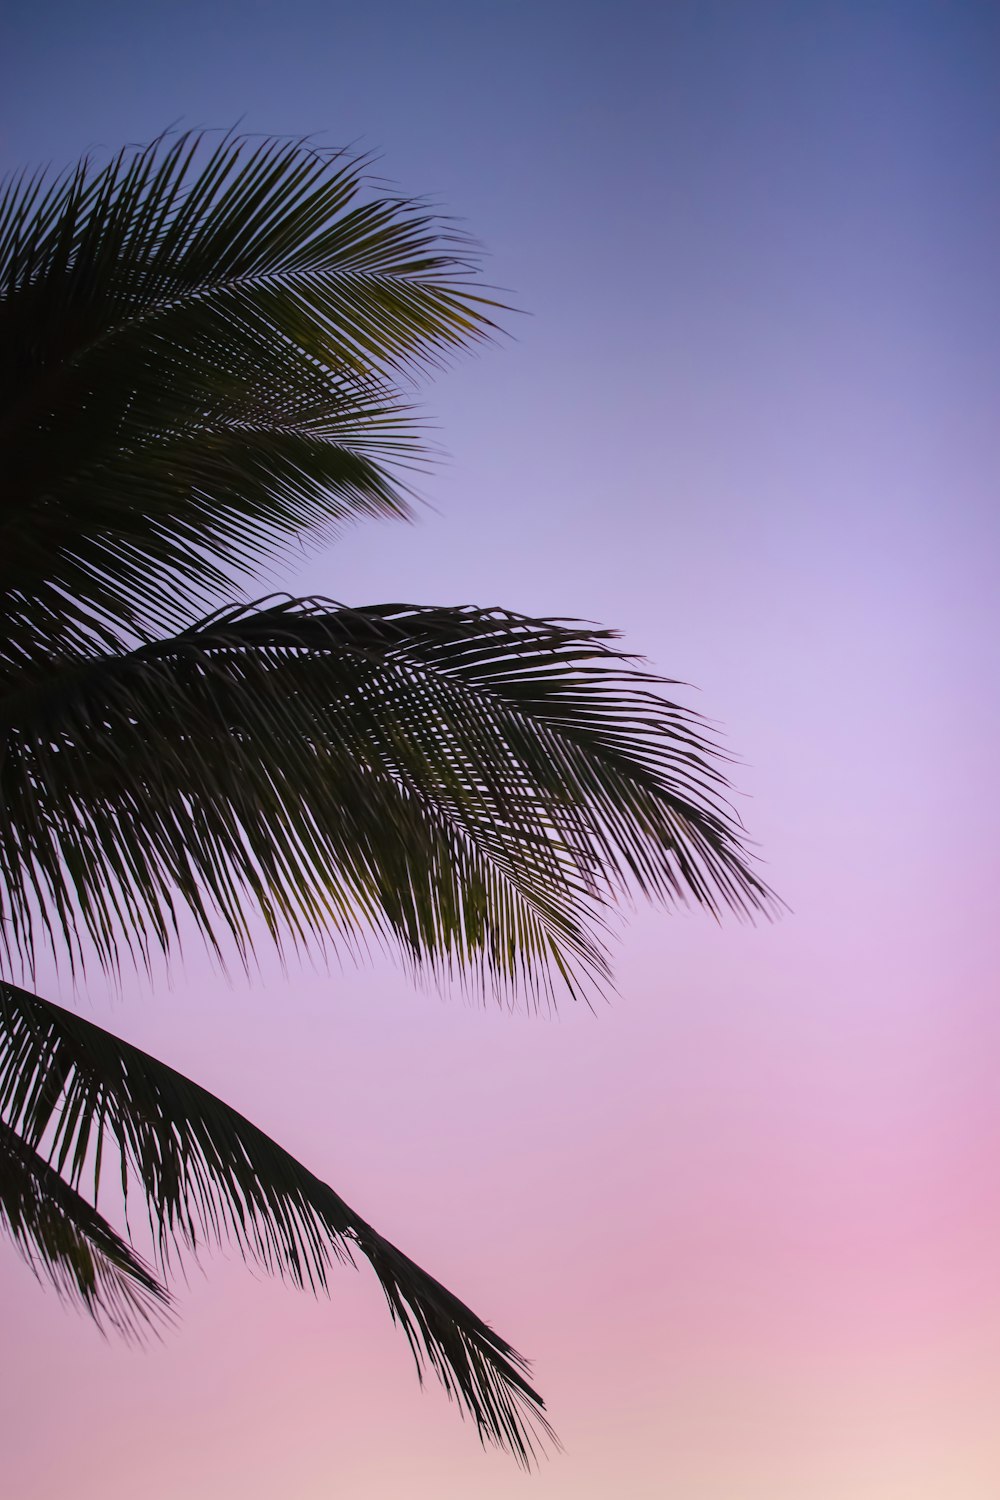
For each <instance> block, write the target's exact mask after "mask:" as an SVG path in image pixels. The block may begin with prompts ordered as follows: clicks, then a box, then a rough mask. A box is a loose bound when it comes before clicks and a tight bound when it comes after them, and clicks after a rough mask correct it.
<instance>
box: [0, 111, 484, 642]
mask: <svg viewBox="0 0 1000 1500" xmlns="http://www.w3.org/2000/svg"><path fill="white" fill-rule="evenodd" d="M496 305H497V304H495V303H494V302H491V301H490V300H489V299H488V298H486V297H485V295H484V293H483V289H482V287H481V284H480V283H479V281H478V279H477V276H476V271H475V257H474V255H473V253H472V250H471V247H470V245H469V243H468V241H467V240H466V239H465V238H464V237H463V236H462V235H461V234H459V233H457V232H456V231H455V229H454V227H453V226H451V225H449V224H448V223H447V222H446V221H445V220H443V219H442V218H441V217H440V216H439V215H437V214H436V213H435V212H433V211H432V210H431V209H430V208H429V207H428V206H427V205H426V204H423V203H420V202H416V201H414V200H408V199H404V198H401V197H399V196H396V195H393V194H391V193H388V192H386V191H385V189H384V188H379V187H377V186H376V185H375V184H373V183H371V182H370V181H369V180H368V177H367V174H366V164H365V163H364V162H363V161H360V160H357V159H351V158H348V157H345V156H343V155H341V154H339V153H336V152H327V151H318V150H316V149H314V148H312V147H310V146H309V145H308V144H307V143H305V142H301V141H283V140H274V139H266V140H262V141H256V142H255V141H252V140H249V139H246V138H238V137H232V136H227V137H225V138H223V139H221V140H220V141H218V142H217V143H216V144H215V145H214V146H213V145H211V144H210V143H209V142H208V141H206V140H205V139H203V138H202V137H199V136H195V135H181V136H178V137H176V138H173V139H170V138H162V139H160V140H158V141H156V142H154V143H153V144H152V145H151V146H148V147H144V148H138V149H130V150H127V151H124V152H122V153H121V154H120V155H119V156H117V157H116V158H115V159H114V160H113V161H111V162H110V163H109V164H107V165H106V166H103V167H96V166H93V165H92V164H90V163H89V162H86V161H84V162H83V163H81V164H80V166H79V167H77V168H76V169H75V170H74V171H71V172H69V173H67V174H66V175H65V176H63V177H62V178H57V179H49V178H48V177H46V176H45V174H42V175H41V176H39V175H36V176H33V177H32V176H27V177H24V176H22V177H21V178H19V179H16V180H14V181H12V182H10V183H9V184H8V185H7V188H6V191H5V193H3V194H2V196H0V334H2V337H0V467H2V472H3V474H4V481H3V482H4V491H5V493H4V503H3V513H2V517H0V600H2V611H3V614H2V617H0V625H2V626H3V633H4V635H5V636H6V637H7V638H8V639H9V640H12V641H15V642H16V641H18V640H19V639H20V638H21V637H22V636H23V637H26V638H27V637H30V636H31V635H32V634H33V633H34V634H38V633H41V634H43V635H44V636H46V637H47V638H49V637H54V638H56V639H58V640H63V639H66V638H70V639H76V640H78V641H79V640H80V639H85V638H88V637H89V635H91V634H92V632H93V631H94V630H95V629H97V630H99V629H101V628H102V627H107V626H109V625H110V626H112V627H113V628H115V629H120V628H121V627H123V626H125V627H127V628H140V627H141V626H142V624H143V622H146V623H149V622H154V621H155V622H156V628H158V629H160V628H176V626H177V625H178V624H179V622H180V621H181V619H182V618H184V616H185V612H186V614H187V617H188V618H189V617H190V613H191V611H192V608H193V609H195V610H197V609H199V608H204V607H205V604H206V601H207V600H211V599H213V598H216V597H217V596H218V592H219V590H220V589H223V588H225V586H226V584H227V582H228V581H230V579H231V577H232V575H233V573H234V572H239V571H244V572H252V571H254V570H255V569H256V568H258V567H259V565H260V563H261V561H262V559H263V558H264V557H265V556H266V555H267V553H268V551H269V550H270V549H272V548H273V547H274V546H275V545H277V544H279V543H280V542H281V541H282V540H283V539H285V540H287V539H288V538H289V537H290V536H292V535H295V536H298V535H300V534H301V533H302V531H303V528H310V527H315V526H317V525H326V526H329V525H332V524H337V523H339V522H341V521H343V520H344V519H346V518H347V517H349V516H351V515H353V514H357V513H362V514H376V515H379V514H380V515H398V514H405V513H406V511H407V508H408V500H407V485H406V483H405V482H404V479H403V476H402V472H401V470H405V468H406V467H407V466H412V464H413V463H415V462H418V461H419V460H420V459H421V456H422V455H423V453H424V451H425V450H424V447H423V443H422V437H421V428H420V424H419V423H417V422H416V421H415V420H414V417H413V414H412V410H411V402H410V399H409V397H408V396H407V394H406V393H407V392H408V391H409V390H410V388H411V387H412V383H413V380H414V378H416V377H417V376H418V375H419V374H420V372H421V371H424V370H426V369H427V368H429V367H434V366H437V365H439V364H441V363H442V362H443V361H445V360H446V359H447V358H448V356H449V355H451V354H453V353H454V352H455V351H457V350H458V349H461V348H463V347H464V346H466V345H468V344H470V343H475V342H476V341H478V340H481V339H483V338H487V337H489V336H490V333H491V330H492V329H493V326H494V325H493V323H492V321H491V313H492V312H493V310H494V308H495V307H496ZM168 622H169V623H168Z"/></svg>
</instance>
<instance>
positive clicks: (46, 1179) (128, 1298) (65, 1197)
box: [0, 999, 170, 1338]
mask: <svg viewBox="0 0 1000 1500" xmlns="http://www.w3.org/2000/svg"><path fill="white" fill-rule="evenodd" d="M2 1004H3V1000H2V999H0V1005H2ZM5 1040H6V1038H5V1036H4V1034H3V1027H2V1023H0V1051H3V1049H4V1047H5ZM5 1060H6V1059H5ZM0 1224H2V1225H3V1227H4V1229H6V1231H7V1233H8V1234H9V1235H10V1238H11V1239H12V1240H13V1242H14V1244H15V1245H16V1246H17V1248H18V1249H19V1250H20V1252H21V1254H22V1255H23V1256H24V1258H25V1260H26V1261H27V1262H28V1264H29V1265H30V1266H31V1268H32V1270H33V1271H34V1273H35V1275H36V1276H38V1277H39V1278H45V1279H47V1280H48V1281H50V1282H51V1284H52V1285H53V1286H54V1287H55V1288H56V1290H57V1291H58V1292H59V1293H60V1294H61V1295H62V1296H64V1297H67V1298H69V1299H70V1300H73V1301H77V1302H79V1303H81V1304H82V1306H83V1307H84V1308H86V1310H87V1312H88V1313H90V1315H91V1317H93V1319H94V1320H95V1322H96V1323H97V1324H98V1325H99V1326H102V1327H105V1328H114V1329H115V1330H116V1331H117V1332H118V1333H123V1334H125V1335H126V1336H129V1337H137V1338H141V1337H142V1336H143V1335H144V1334H145V1333H146V1331H147V1330H148V1328H149V1327H150V1325H151V1324H155V1323H156V1322H157V1321H158V1320H159V1319H161V1318H163V1317H164V1316H165V1315H166V1314H167V1312H168V1310H169V1307H170V1298H169V1296H168V1294H167V1291H166V1289H165V1288H164V1287H163V1286H161V1284H160V1282H159V1281H158V1280H157V1278H156V1276H155V1275H154V1274H153V1272H152V1271H151V1270H150V1269H149V1268H148V1266H146V1265H144V1264H143V1262H142V1260H141V1259H140V1257H139V1256H138V1255H137V1254H136V1253H135V1251H134V1250H133V1249H132V1247H131V1245H128V1244H126V1243H125V1241H124V1240H123V1239H122V1238H121V1236H120V1235H118V1234H116V1232H115V1231H114V1229H112V1227H111V1225H110V1224H109V1223H108V1222H107V1220H106V1219H104V1218H102V1216H101V1215H100V1214H99V1213H98V1212H97V1211H96V1209H94V1208H93V1207H92V1206H91V1205H90V1204H89V1203H88V1202H87V1201H86V1199H84V1198H82V1197H81V1196H80V1194H79V1193H78V1192H76V1191H75V1190H74V1189H73V1188H72V1187H70V1186H69V1184H68V1183H67V1182H65V1181H64V1180H63V1178H62V1177H60V1176H59V1173H58V1172H57V1171H55V1169H54V1168H53V1167H52V1166H51V1165H50V1164H49V1163H48V1162H47V1161H46V1160H45V1159H44V1158H43V1157H42V1156H39V1154H38V1153H37V1152H36V1151H34V1150H32V1148H31V1147H30V1146H29V1145H28V1144H27V1143H26V1142H25V1141H24V1140H23V1139H22V1138H21V1136H20V1135H19V1134H18V1133H17V1131H15V1130H12V1129H11V1127H10V1126H9V1125H7V1124H5V1123H4V1121H3V1120H2V1119H0Z"/></svg>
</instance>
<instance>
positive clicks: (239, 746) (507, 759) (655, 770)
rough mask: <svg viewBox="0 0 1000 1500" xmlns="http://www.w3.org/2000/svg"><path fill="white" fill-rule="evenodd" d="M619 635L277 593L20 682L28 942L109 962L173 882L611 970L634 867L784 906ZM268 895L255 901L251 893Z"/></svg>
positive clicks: (688, 718) (647, 877)
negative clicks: (617, 903) (76, 930)
mask: <svg viewBox="0 0 1000 1500" xmlns="http://www.w3.org/2000/svg"><path fill="white" fill-rule="evenodd" d="M661 686H662V680H661V679H658V678H655V677H653V676H652V675H651V674H649V673H646V672H643V671H641V670H639V669H638V668H637V667H636V666H635V665H634V664H633V663H631V662H630V661H629V660H628V659H627V658H626V657H624V656H623V654H622V653H621V652H620V651H619V650H617V649H616V648H615V646H614V644H613V642H612V640H611V638H610V632H607V631H602V630H593V629H588V628H586V627H584V626H580V625H577V624H572V623H560V622H552V621H546V620H535V619H530V618H526V617H524V616H519V615H511V614H506V613H503V612H501V611H498V610H475V609H438V608H420V607H416V606H412V605H386V606H377V607H370V608H367V609H346V608H342V607H338V606H334V605H330V604H328V603H324V602H317V601H286V602H271V603H269V604H265V605H264V606H263V607H260V608H256V609H245V610H242V609H241V610H233V611H229V612H227V613H224V614H221V615H217V616H215V617H213V618H210V619H208V620H206V621H204V622H202V623H201V624H199V625H197V626H194V627H192V628H191V629H189V630H187V631H184V632H183V633H182V634H180V635H178V636H177V637H174V638H172V639H169V640H164V641H158V642H155V643H151V644H149V645H146V646H143V647H141V648H139V649H137V650H134V651H131V652H128V653H126V654H119V655H112V656H95V655H90V656H84V655H70V654H66V655H64V656H62V657H60V658H59V659H56V660H53V659H51V658H50V659H48V660H47V661H46V662H45V663H40V664H39V665H38V668H37V671H35V672H30V673H29V672H27V671H22V672H20V673H19V674H18V676H17V678H16V679H15V680H13V681H12V682H10V684H9V686H8V688H7V691H6V692H4V691H3V688H2V684H0V756H2V759H0V793H2V802H0V875H2V880H0V891H3V890H5V891H6V895H7V902H8V907H7V910H6V911H3V912H0V915H3V916H4V917H5V919H6V921H5V924H4V928H3V930H4V932H6V933H7V934H8V935H9V936H8V942H9V943H10V944H12V945H13V946H15V947H16V948H17V950H18V951H20V952H22V953H23V952H26V951H27V950H28V949H29V947H30V943H31V938H32V934H31V921H32V914H33V913H36V914H37V912H39V911H41V912H42V913H43V914H48V915H47V920H48V922H49V927H50V931H51V933H52V935H53V937H59V936H61V935H62V934H63V933H64V932H66V931H67V930H68V929H69V930H72V923H73V921H75V920H77V918H78V920H79V922H80V924H81V925H82V928H83V929H84V930H85V931H86V933H87V934H88V935H89V936H90V938H91V939H92V940H93V941H94V942H96V944H97V946H98V948H99V950H100V951H101V952H102V954H103V955H104V957H105V959H106V960H107V961H112V960H113V956H114V953H115V949H116V945H117V944H118V943H119V942H121V941H122V940H124V941H130V940H133V939H134V940H135V941H137V942H138V943H139V944H140V945H142V944H144V943H146V942H147V941H151V942H153V943H158V944H160V945H161V946H162V947H164V948H166V947H168V946H169V944H170V941H171V936H172V932H173V925H174V921H175V908H176V903H177V902H178V901H180V902H182V903H184V904H185V905H186V906H187V908H188V909H189V911H191V912H192V913H193V914H194V916H195V918H196V920H197V922H198V923H199V924H200V926H201V927H202V929H203V931H204V932H205V933H206V934H208V935H209V936H211V935H212V934H213V933H214V931H215V927H216V925H217V924H220V925H221V926H222V927H223V928H225V929H228V931H229V932H230V933H231V934H232V935H234V936H235V938H236V939H237V941H238V942H239V943H242V944H246V943H248V941H249V938H250V926H249V924H248V919H247V914H246V913H247V910H248V907H249V909H251V910H252V911H255V912H258V913H262V914H263V916H264V918H265V920H266V921H267V923H268V924H269V926H270V928H271V930H272V932H273V934H274V935H275V937H278V938H280V935H281V932H282V930H283V928H285V929H288V928H290V929H291V931H292V932H293V934H294V935H295V937H296V938H297V939H300V940H308V939H309V937H310V936H311V935H320V936H322V935H323V934H324V933H326V932H331V931H332V933H333V935H334V940H336V938H337V936H338V935H339V936H340V938H341V939H342V940H343V939H346V940H348V941H349V940H350V939H351V937H352V936H353V935H355V934H357V933H359V932H360V931H362V930H364V926H365V924H368V925H369V926H370V927H374V928H375V929H376V930H380V931H382V932H383V933H385V934H388V935H390V936H391V937H393V938H394V939H395V940H397V941H398V942H399V943H401V944H402V945H403V947H404V949H405V951H406V952H407V953H408V954H409V955H410V956H411V957H412V958H413V959H414V961H420V960H422V959H426V960H429V961H430V962H431V963H432V964H433V965H436V966H437V967H438V968H439V969H446V970H451V969H457V970H462V969H469V968H471V969H472V970H474V971H478V972H479V973H480V975H481V976H482V977H483V978H485V979H486V980H487V981H488V982H490V983H492V984H493V985H494V986H496V987H498V988H500V989H501V990H511V989H515V988H517V987H518V986H521V987H526V988H527V989H528V991H529V992H530V993H532V994H537V993H538V991H539V989H540V988H544V987H545V986H546V984H547V983H548V976H549V973H550V969H551V968H552V967H553V966H554V967H555V969H556V971H557V972H558V973H559V974H561V975H562V977H563V979H564V980H565V981H566V983H567V984H568V985H569V986H570V988H571V989H573V990H575V989H577V988H578V987H580V986H586V985H587V984H589V983H593V982H597V983H598V984H599V983H601V982H602V981H604V980H606V979H607V977H608V969H607V960H606V952H605V947H604V943H603V940H602V933H603V924H604V920H605V914H606V908H607V903H608V902H609V901H610V900H611V899H612V898H614V897H615V896H617V895H619V894H621V893H623V892H625V891H627V890H628V889H629V887H634V888H637V889H638V890H639V891H640V892H642V893H644V894H646V895H648V896H651V897H653V898H656V899H661V900H667V901H675V900H691V901H694V902H697V903H699V904H701V905H703V906H704V907H706V908H707V909H708V910H710V911H712V912H716V913H717V912H718V911H720V910H721V909H722V908H724V907H726V906H729V907H731V908H733V909H734V910H736V911H737V912H742V913H753V912H754V911H761V910H764V911H766V910H767V909H768V907H769V906H770V905H771V903H772V898H771V895H770V893H769V891H768V890H767V887H766V886H765V885H764V884H763V882H762V881H761V880H760V878H759V877H758V876H757V875H756V873H755V872H754V871H753V869H752V866H751V863H750V861H749V858H748V856H747V855H746V852H745V849H744V847H743V844H742V841H741V836H740V830H739V827H738V825H737V824H736V822H735V820H734V819H733V817H732V816H731V814H730V813H729V811H728V809H727V807H726V805H725V803H724V801H723V800H722V797H723V794H724V792H725V787H726V783H725V780H724V777H723V774H722V772H721V770H720V767H719V763H718V755H717V752H716V750H715V747H714V746H713V744H712V742H711V740H710V737H709V736H707V734H706V732H705V729H704V726H703V725H702V724H701V723H700V721H699V720H698V719H697V717H696V716H695V715H692V714H691V713H690V712H688V711H686V710H684V709H682V708H680V707H678V706H677V705H676V704H674V703H671V702H669V701H668V700H666V699H665V698H664V697H663V696H662V695H661V693H660V692H659V691H658V689H659V688H660V687H661ZM248 896H249V897H250V900H249V902H248V900H247V897H248Z"/></svg>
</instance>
